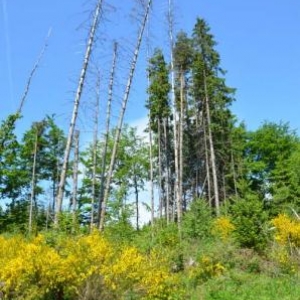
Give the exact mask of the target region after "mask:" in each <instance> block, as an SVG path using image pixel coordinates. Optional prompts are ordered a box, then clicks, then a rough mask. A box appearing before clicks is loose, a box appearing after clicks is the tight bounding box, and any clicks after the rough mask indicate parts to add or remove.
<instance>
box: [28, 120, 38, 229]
mask: <svg viewBox="0 0 300 300" xmlns="http://www.w3.org/2000/svg"><path fill="white" fill-rule="evenodd" d="M38 136H39V132H38V125H36V133H35V141H34V152H33V165H32V176H31V195H30V206H29V224H28V232H29V234H31V232H32V219H33V202H34V198H35V177H36V157H37V148H38Z"/></svg>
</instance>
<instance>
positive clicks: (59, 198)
mask: <svg viewBox="0 0 300 300" xmlns="http://www.w3.org/2000/svg"><path fill="white" fill-rule="evenodd" d="M101 7H102V0H98V2H97V5H96V8H95V12H94V17H93V23H92V26H91V29H90V33H89V38H88V42H87V46H86V52H85V56H84V60H83V66H82V69H81V74H80V77H79V82H78V87H77V91H76V95H75V100H74V107H73V113H72V118H71V123H70V127H69V133H68V138H67V143H66V149H65V154H64V161H63V165H62V172H61V176H60V182H59V186H58V193H57V198H56V212H55V218H54V224H55V226H56V227H58V225H59V224H58V216H59V214H60V212H61V209H62V202H63V197H64V191H65V184H66V177H67V169H68V162H69V157H70V151H71V146H72V139H73V135H74V130H75V126H76V120H77V115H78V110H79V104H80V99H81V95H82V91H83V87H84V82H85V78H86V73H87V69H88V65H89V61H90V57H91V53H92V48H93V44H94V39H95V33H96V29H97V27H98V23H99V19H100V12H101Z"/></svg>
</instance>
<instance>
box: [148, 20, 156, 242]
mask: <svg viewBox="0 0 300 300" xmlns="http://www.w3.org/2000/svg"><path fill="white" fill-rule="evenodd" d="M149 19H150V17H149V16H148V19H147V62H148V61H149V57H150V55H149V52H150V45H149ZM149 86H150V74H149V70H148V69H147V89H148V88H149ZM147 102H148V103H149V105H150V102H149V98H148V101H147ZM151 125H152V124H151V107H150V106H149V109H148V128H149V134H148V138H149V164H150V207H151V226H152V229H153V227H154V210H155V207H154V182H153V180H154V178H153V177H154V176H153V149H152V126H151ZM152 235H153V232H152ZM152 237H153V236H152Z"/></svg>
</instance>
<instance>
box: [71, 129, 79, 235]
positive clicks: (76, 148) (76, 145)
mask: <svg viewBox="0 0 300 300" xmlns="http://www.w3.org/2000/svg"><path fill="white" fill-rule="evenodd" d="M78 165H79V130H75V132H74V165H73V192H72V209H73V232H75V227H76V223H77V220H76V219H77V218H76V215H77V190H78Z"/></svg>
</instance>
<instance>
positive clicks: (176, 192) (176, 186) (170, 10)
mask: <svg viewBox="0 0 300 300" xmlns="http://www.w3.org/2000/svg"><path fill="white" fill-rule="evenodd" d="M172 4H173V2H172V0H168V24H169V42H170V66H171V68H170V72H171V103H172V107H173V133H174V160H175V183H174V198H175V199H174V204H175V203H176V206H177V212H178V206H179V162H178V135H177V111H176V103H175V71H174V56H173V50H174V37H173V25H174V24H173V7H172ZM174 211H175V210H174Z"/></svg>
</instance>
